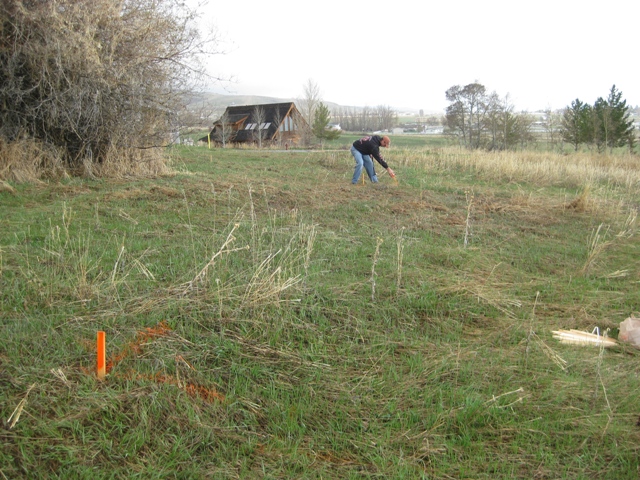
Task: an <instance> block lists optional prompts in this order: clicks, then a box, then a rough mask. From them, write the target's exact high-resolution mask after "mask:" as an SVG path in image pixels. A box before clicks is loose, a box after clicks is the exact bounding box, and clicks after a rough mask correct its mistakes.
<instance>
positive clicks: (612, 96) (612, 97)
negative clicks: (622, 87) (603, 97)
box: [607, 85, 633, 149]
mask: <svg viewBox="0 0 640 480" xmlns="http://www.w3.org/2000/svg"><path fill="white" fill-rule="evenodd" d="M607 105H608V107H609V117H610V121H611V135H610V136H609V138H608V141H607V146H608V147H609V148H611V149H612V148H614V147H624V146H626V145H627V144H628V143H629V139H630V138H633V120H632V119H631V113H630V112H629V107H628V106H627V101H626V100H623V99H622V92H620V91H619V90H617V89H616V86H615V85H613V86H612V87H611V91H610V92H609V97H608V98H607Z"/></svg>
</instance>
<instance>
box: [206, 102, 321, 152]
mask: <svg viewBox="0 0 640 480" xmlns="http://www.w3.org/2000/svg"><path fill="white" fill-rule="evenodd" d="M305 128H309V127H308V125H307V122H306V121H305V119H304V117H303V116H302V115H301V114H300V112H299V111H298V109H297V108H296V105H295V103H293V102H285V103H267V104H260V105H242V106H230V107H227V109H226V110H225V112H224V114H223V115H222V116H221V117H220V118H219V119H218V120H216V121H215V122H214V124H213V128H212V129H211V132H210V133H209V135H208V136H207V137H205V138H203V139H201V140H203V141H205V142H210V143H215V144H218V145H227V144H233V143H256V144H258V145H260V146H263V145H283V146H284V145H287V146H289V145H295V144H297V143H298V142H299V140H300V137H301V135H302V132H303V129H305Z"/></svg>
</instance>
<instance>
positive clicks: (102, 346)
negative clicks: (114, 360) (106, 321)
mask: <svg viewBox="0 0 640 480" xmlns="http://www.w3.org/2000/svg"><path fill="white" fill-rule="evenodd" d="M97 374H98V380H104V377H105V375H106V374H107V336H106V334H105V333H104V332H102V331H100V332H98V371H97Z"/></svg>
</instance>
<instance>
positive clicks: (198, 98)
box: [189, 92, 418, 116]
mask: <svg viewBox="0 0 640 480" xmlns="http://www.w3.org/2000/svg"><path fill="white" fill-rule="evenodd" d="M299 100H300V99H297V98H276V97H263V96H260V95H224V94H219V93H209V92H201V93H197V94H194V95H192V97H191V99H190V100H189V107H190V108H192V109H203V110H207V109H208V110H211V111H213V114H212V115H213V116H220V115H222V113H223V112H224V110H225V109H226V108H227V107H229V106H241V105H261V104H264V103H282V102H298V101H299ZM323 103H324V104H325V105H326V106H327V107H329V109H330V110H334V109H338V108H351V109H355V110H360V109H362V108H363V107H362V106H353V105H339V104H337V103H334V102H329V101H326V100H323ZM369 107H370V108H373V107H375V106H373V105H369ZM399 111H401V112H411V113H418V110H415V111H414V109H401V110H399Z"/></svg>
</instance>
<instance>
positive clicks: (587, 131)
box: [560, 98, 593, 151]
mask: <svg viewBox="0 0 640 480" xmlns="http://www.w3.org/2000/svg"><path fill="white" fill-rule="evenodd" d="M591 110H592V109H591V107H590V106H589V105H587V104H586V103H583V102H582V101H580V100H579V99H577V98H576V99H575V100H574V101H573V102H571V106H570V107H567V108H565V109H564V113H563V114H562V123H561V126H560V131H561V134H562V140H564V141H565V142H567V143H570V144H571V145H573V148H574V150H576V151H577V150H578V147H579V146H580V144H582V143H586V142H588V141H590V140H591V139H592V137H593V135H592V133H591V132H592V128H591V126H592V118H591V117H592V114H591Z"/></svg>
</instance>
